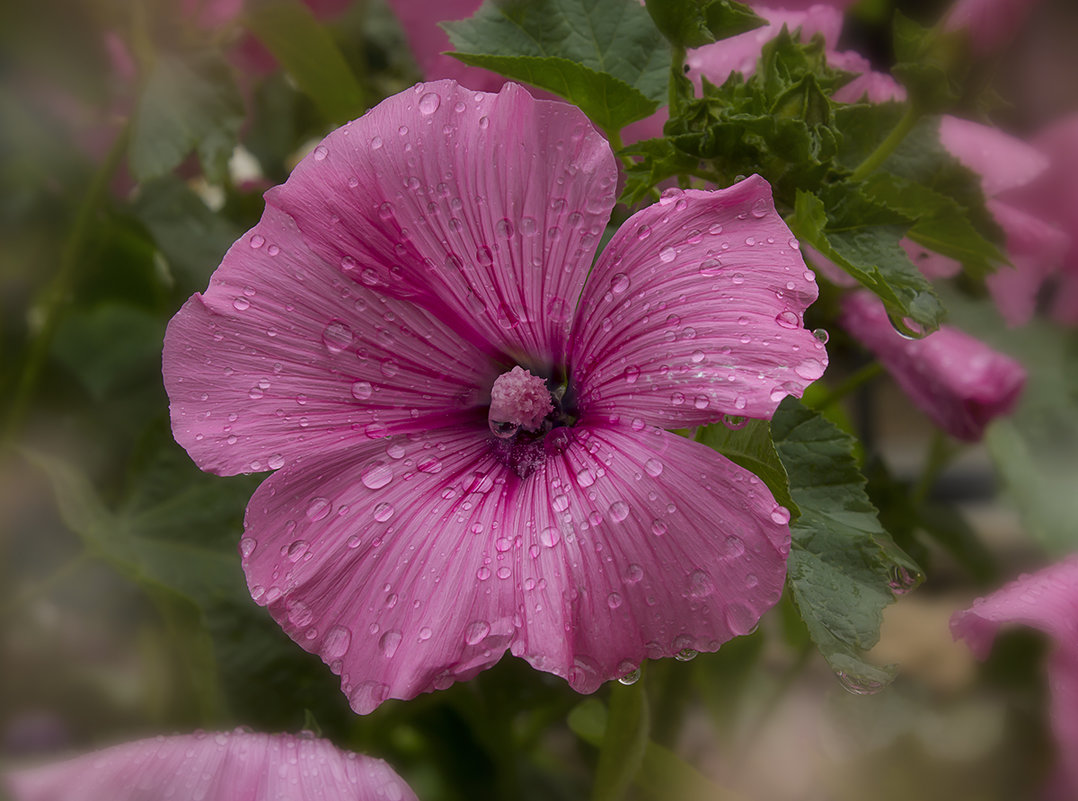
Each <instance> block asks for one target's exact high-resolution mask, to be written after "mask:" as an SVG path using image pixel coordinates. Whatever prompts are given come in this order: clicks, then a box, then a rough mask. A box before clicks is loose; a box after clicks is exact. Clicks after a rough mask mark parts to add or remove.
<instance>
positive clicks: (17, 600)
mask: <svg viewBox="0 0 1078 801" xmlns="http://www.w3.org/2000/svg"><path fill="white" fill-rule="evenodd" d="M89 561H90V554H88V553H87V552H86V551H83V552H82V553H80V554H78V555H77V556H74V557H72V558H71V559H68V560H67V561H66V562H64V563H63V564H62V565H60V566H59V567H58V568H56V570H54V571H53V572H52V573H50V574H49V575H48V576H46V577H45V578H43V579H39V580H38V581H35V582H34V584H33V585H32V586H30V587H28V588H27V589H26V590H25V591H23V592H21V593H19V594H18V595H17V596H15V597H14V598H12V599H11V600H10V601H9V602H8V603H6V604H4V606H3V607H0V619H3V618H6V617H8V616H9V615H11V614H12V613H13V612H16V611H18V610H19V609H20V608H21V607H23V606H25V605H26V604H28V603H30V602H32V601H35V600H37V599H38V598H40V597H42V596H44V595H47V594H48V593H49V592H50V591H51V590H52V588H53V587H55V586H56V585H57V584H61V583H63V582H64V581H66V580H67V579H68V578H69V577H70V576H72V575H73V574H75V573H77V572H78V571H79V570H81V569H82V567H83V565H85V564H86V563H87V562H89Z"/></svg>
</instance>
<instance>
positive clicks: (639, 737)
mask: <svg viewBox="0 0 1078 801" xmlns="http://www.w3.org/2000/svg"><path fill="white" fill-rule="evenodd" d="M648 718H649V716H648V700H647V695H646V694H645V693H644V687H643V686H642V685H641V684H636V685H632V686H628V687H625V686H622V685H620V684H617V685H611V687H610V708H609V722H608V725H607V727H606V732H605V733H604V734H603V740H602V745H600V746H599V765H598V767H597V768H596V770H595V785H594V788H593V790H592V796H591V797H592V799H593V801H618V799H621V798H623V797H624V796H625V792H626V791H627V790H628V789H629V785H630V784H632V781H633V778H634V777H635V776H636V772H637V771H638V770H639V769H640V765H641V762H642V761H643V759H644V752H645V750H646V748H647V744H648V728H649V720H648Z"/></svg>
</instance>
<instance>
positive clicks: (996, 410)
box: [841, 291, 1026, 441]
mask: <svg viewBox="0 0 1078 801" xmlns="http://www.w3.org/2000/svg"><path fill="white" fill-rule="evenodd" d="M841 322H842V325H843V327H844V328H845V329H846V330H847V331H848V332H849V333H850V335H851V336H852V337H853V338H854V339H856V340H858V341H859V342H860V343H861V344H862V345H864V346H865V347H866V348H868V349H869V350H871V351H872V352H873V353H874V354H875V355H876V358H878V359H879V360H880V362H882V363H883V365H884V366H885V367H886V368H887V370H888V371H889V372H890V373H891V375H892V376H893V377H894V379H895V381H897V382H898V384H899V386H901V387H902V389H903V390H904V391H905V393H906V394H907V395H909V397H910V399H911V400H912V401H913V402H914V403H915V404H916V405H917V407H918V408H920V409H921V411H923V412H924V413H925V414H927V415H928V416H929V417H930V418H932V420H933V421H934V422H935V423H936V425H938V426H939V427H940V428H942V429H943V430H944V431H946V432H947V433H948V434H950V435H951V436H953V437H956V438H958V439H962V440H969V441H974V440H978V439H980V438H981V436H982V435H983V434H984V429H985V426H987V425H988V424H989V423H990V422H992V420H994V419H995V418H997V417H1000V416H1002V415H1006V414H1009V413H1010V411H1011V410H1012V409H1013V408H1014V406H1015V404H1016V403H1017V402H1018V396H1019V395H1020V394H1021V392H1022V388H1023V387H1024V386H1025V383H1026V371H1025V369H1024V368H1023V367H1022V365H1020V364H1019V363H1018V362H1016V361H1014V360H1013V359H1011V358H1010V357H1009V356H1006V355H1004V354H1002V353H1000V352H998V351H995V350H992V348H990V347H988V345H986V344H984V343H983V342H981V341H979V340H977V339H974V338H973V337H971V336H969V335H967V334H964V333H962V332H961V331H958V330H957V329H954V328H951V327H950V326H941V327H940V328H939V330H937V331H935V332H933V333H931V334H929V335H928V336H926V337H924V338H923V339H907V338H905V337H903V336H902V335H901V334H899V333H898V332H897V331H895V329H894V326H893V325H891V322H890V320H888V318H887V312H886V310H885V309H884V307H883V304H882V303H880V302H879V300H877V299H876V297H875V296H874V295H872V294H871V293H869V292H863V291H862V292H853V293H850V294H849V295H847V296H846V297H845V298H843V307H842V316H841Z"/></svg>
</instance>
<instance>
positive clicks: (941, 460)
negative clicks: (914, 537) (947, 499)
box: [910, 430, 956, 506]
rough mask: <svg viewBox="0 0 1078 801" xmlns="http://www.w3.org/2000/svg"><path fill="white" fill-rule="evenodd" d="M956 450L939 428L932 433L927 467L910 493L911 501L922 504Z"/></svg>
mask: <svg viewBox="0 0 1078 801" xmlns="http://www.w3.org/2000/svg"><path fill="white" fill-rule="evenodd" d="M955 452H956V450H955V449H954V448H952V447H951V442H950V440H949V439H948V438H947V435H946V434H944V433H943V432H942V431H939V430H937V431H936V432H935V433H934V434H933V435H932V443H931V444H930V445H929V446H928V456H926V457H925V467H924V470H922V471H921V475H920V477H919V478H918V479H917V484H916V485H915V486H914V488H913V490H912V492H911V493H910V503H911V504H912V505H913V506H920V505H921V504H922V503H924V502H925V499H926V498H928V493H929V492H930V491H931V490H932V485H933V484H935V483H936V479H937V478H939V474H940V473H942V472H943V469H944V468H945V467H946V466H947V465H948V464H949V463H950V461H951V459H952V457H953V456H954V455H955Z"/></svg>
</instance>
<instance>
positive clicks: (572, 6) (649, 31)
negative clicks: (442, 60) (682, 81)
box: [442, 0, 670, 113]
mask: <svg viewBox="0 0 1078 801" xmlns="http://www.w3.org/2000/svg"><path fill="white" fill-rule="evenodd" d="M442 27H444V28H445V30H446V31H447V32H448V33H449V39H450V41H451V42H452V43H453V48H454V50H456V51H457V52H456V53H454V54H453V55H455V56H457V57H458V58H462V57H463V56H464V55H468V56H501V57H504V58H506V59H514V58H520V57H527V58H530V59H544V58H552V59H564V60H565V61H568V62H573V63H575V64H577V65H579V66H581V67H585V68H587V70H590V72H579V73H577V75H576V77H574V78H573V79H572V80H569V79H567V78H566V77H564V76H563V77H562V78H559V79H558V81H559V82H560V83H563V84H566V85H577V84H579V82H580V81H583V80H589V79H590V78H591V75H592V74H593V73H605V74H606V75H609V76H611V77H612V78H614V79H616V80H617V81H620V82H621V83H623V84H626V85H627V86H629V87H631V88H633V89H635V90H637V91H638V92H639V93H640V94H641V95H643V96H644V97H646V98H647V99H649V100H652V101H654V102H655V103H656V104H658V103H660V102H664V101H665V99H666V92H667V73H668V72H669V70H670V47H669V45H668V44H667V43H666V40H665V39H664V38H663V37H662V34H660V33H659V31H658V30H657V29H656V28H655V25H654V24H653V23H652V21H651V17H649V16H648V13H647V11H645V10H644V8H643V7H642V6H640V5H638V4H637V3H627V2H623V0H496V1H492V0H487V2H485V3H484V4H483V5H482V6H481V7H480V9H479V10H478V11H477V12H476V13H475V14H474V15H473V16H472V17H471V18H470V19H466V20H460V21H457V22H447V23H443V25H442ZM468 63H473V64H474V63H477V62H474V61H470V62H468ZM489 63H490V65H491V67H492V68H494V65H495V64H498V65H499V66H502V67H508V66H510V65H511V63H512V62H510V61H505V62H494V61H491V62H489ZM482 66H485V65H482ZM546 66H547V67H548V68H553V67H556V66H558V65H557V64H556V63H552V64H548V65H546ZM521 68H522V69H528V70H532V71H536V69H537V65H536V64H532V65H529V66H527V67H521ZM562 71H563V72H564V71H566V70H562ZM503 74H504V73H503ZM511 77H520V76H511ZM521 79H522V80H524V78H521ZM544 88H548V87H544ZM551 91H557V87H553V88H551ZM606 91H609V86H608V85H599V86H596V87H594V88H593V89H592V90H591V91H590V92H589V93H587V94H590V95H592V96H600V95H601V94H602V93H603V92H606ZM619 91H621V90H619ZM578 94H584V93H583V92H581V91H580V90H579V89H578ZM614 105H618V104H614ZM585 112H586V113H587V109H585Z"/></svg>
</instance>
